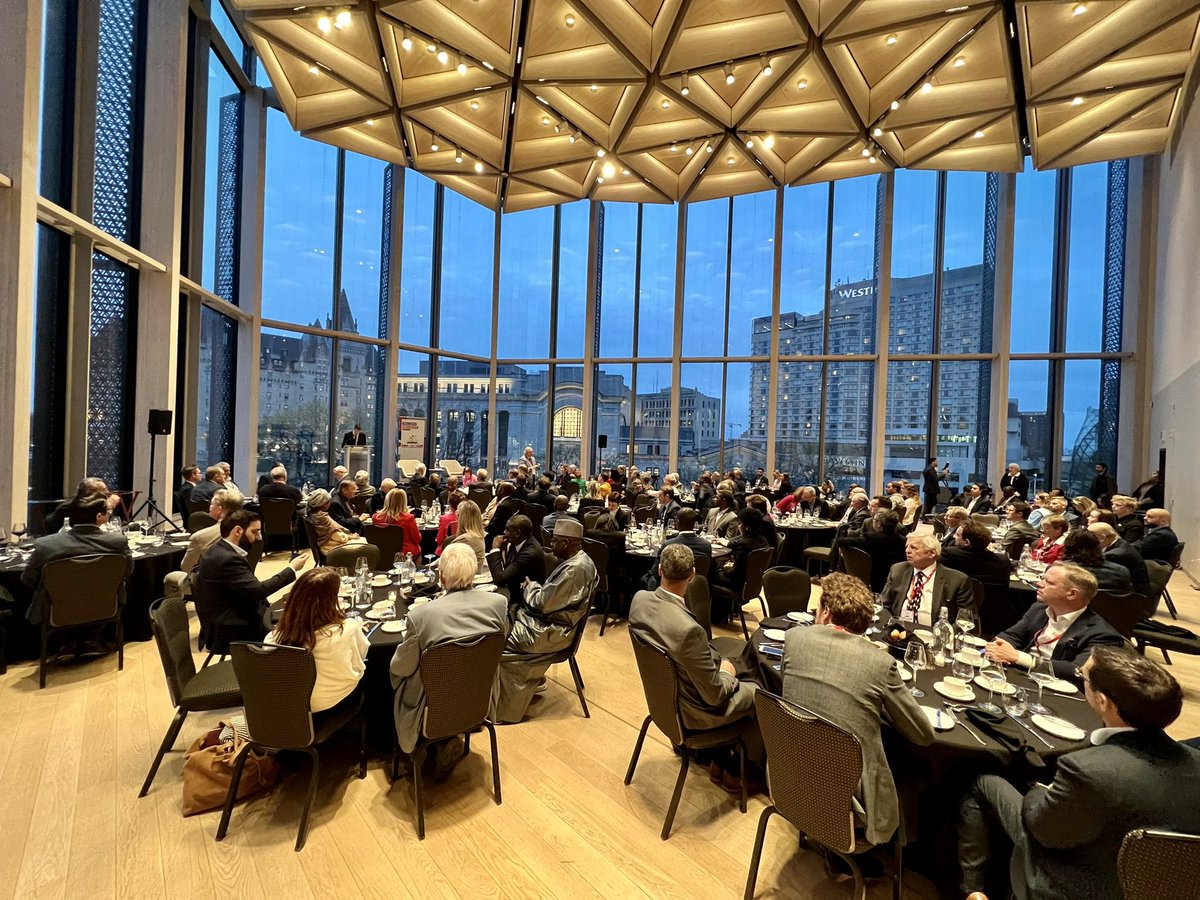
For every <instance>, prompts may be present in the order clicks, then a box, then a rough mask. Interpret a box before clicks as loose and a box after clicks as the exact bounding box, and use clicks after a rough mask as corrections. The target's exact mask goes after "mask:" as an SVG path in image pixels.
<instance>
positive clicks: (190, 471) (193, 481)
mask: <svg viewBox="0 0 1200 900" xmlns="http://www.w3.org/2000/svg"><path fill="white" fill-rule="evenodd" d="M202 477H203V476H202V475H201V474H200V467H199V466H196V465H192V466H184V467H183V468H182V469H180V470H179V479H180V485H179V488H178V489H177V490H176V491H175V497H176V504H177V507H178V508H177V509H176V512H179V513H182V514H183V515H184V516H185V517H186V515H187V502H188V500H189V499H191V496H192V489H193V488H195V487H196V485H197V484H199V483H200V479H201V478H202Z"/></svg>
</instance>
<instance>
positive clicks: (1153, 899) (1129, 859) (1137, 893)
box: [1117, 828, 1200, 900]
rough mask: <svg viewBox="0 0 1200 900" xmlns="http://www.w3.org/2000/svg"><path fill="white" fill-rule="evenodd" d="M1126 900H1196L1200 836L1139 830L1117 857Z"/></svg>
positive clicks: (1199, 875)
mask: <svg viewBox="0 0 1200 900" xmlns="http://www.w3.org/2000/svg"><path fill="white" fill-rule="evenodd" d="M1117 876H1118V878H1119V879H1120V881H1121V890H1122V891H1123V892H1124V894H1125V900H1165V898H1168V897H1195V896H1196V885H1197V884H1200V835H1195V834H1179V833H1176V832H1171V831H1155V830H1151V829H1147V828H1137V829H1135V830H1133V831H1131V832H1129V834H1127V835H1125V840H1123V841H1122V842H1121V850H1120V852H1119V853H1118V854H1117Z"/></svg>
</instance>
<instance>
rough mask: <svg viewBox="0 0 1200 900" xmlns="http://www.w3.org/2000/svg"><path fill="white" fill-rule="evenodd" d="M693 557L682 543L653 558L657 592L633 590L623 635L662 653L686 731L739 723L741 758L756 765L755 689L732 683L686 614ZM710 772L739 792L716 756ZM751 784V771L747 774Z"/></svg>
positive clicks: (759, 755) (728, 667) (729, 667)
mask: <svg viewBox="0 0 1200 900" xmlns="http://www.w3.org/2000/svg"><path fill="white" fill-rule="evenodd" d="M695 572H696V569H695V558H694V557H693V555H692V551H691V550H689V549H688V548H687V547H685V546H684V545H682V544H668V545H666V546H664V547H663V548H662V553H661V554H660V555H659V558H658V577H659V586H658V589H657V590H655V591H653V592H651V591H638V592H637V593H636V594H635V595H634V597H633V602H632V604H631V605H630V607H629V631H630V633H631V634H636V635H637V636H638V637H641V638H644V639H645V640H646V642H647V643H649V644H653V645H654V646H655V647H658V648H659V649H660V650H663V651H665V652H666V654H667V655H668V656H669V657H670V658H671V662H672V663H673V664H674V666H675V674H676V677H677V678H678V679H679V713H680V716H681V717H682V719H683V724H684V726H685V727H687V728H691V729H706V728H719V727H721V726H723V725H729V724H730V723H732V722H737V721H739V720H745V722H746V734H745V735H744V739H745V740H746V744H747V747H746V749H747V754H748V756H749V757H750V758H751V759H752V760H754V761H755V763H756V765H761V763H762V761H763V751H762V737H761V736H760V735H759V732H758V728H757V727H756V725H755V723H754V692H755V691H756V690H757V687H758V686H757V685H756V684H754V683H753V682H749V681H738V679H737V677H736V676H735V670H734V666H733V663H732V662H730V661H729V660H727V659H721V657H720V655H718V653H717V652H716V651H715V650H714V649H713V648H712V647H711V646H710V645H709V643H708V638H707V636H706V635H705V633H704V627H703V626H702V625H701V624H700V623H699V622H697V621H696V618H695V617H694V616H693V615H692V613H691V612H690V611H689V610H688V607H687V601H686V600H685V599H684V597H685V596H686V594H687V589H688V584H689V583H690V582H691V580H692V578H693V577H694V576H695ZM714 765H715V768H714V766H710V774H711V775H712V776H713V777H714V779H719V780H721V781H722V782H723V784H725V785H727V786H728V788H729V789H730V790H732V791H740V790H741V784H740V781H739V776H738V773H736V772H728V771H727V765H728V760H727V759H725V758H722V759H721V760H718V761H716V762H715V763H714ZM747 774H748V775H749V776H750V780H751V781H754V780H755V778H756V773H754V772H750V773H747Z"/></svg>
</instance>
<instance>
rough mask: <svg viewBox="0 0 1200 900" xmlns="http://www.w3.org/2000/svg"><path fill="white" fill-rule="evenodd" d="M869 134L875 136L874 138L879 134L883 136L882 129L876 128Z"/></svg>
mask: <svg viewBox="0 0 1200 900" xmlns="http://www.w3.org/2000/svg"><path fill="white" fill-rule="evenodd" d="M871 134H873V135H875V137H879V136H880V135H881V134H883V129H882V128H876V129H875V130H874V131H872V132H871Z"/></svg>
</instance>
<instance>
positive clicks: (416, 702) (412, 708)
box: [390, 590, 508, 753]
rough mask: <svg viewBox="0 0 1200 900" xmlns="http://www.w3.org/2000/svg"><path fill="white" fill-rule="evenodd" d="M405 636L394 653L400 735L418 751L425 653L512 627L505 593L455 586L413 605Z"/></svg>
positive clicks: (403, 744)
mask: <svg viewBox="0 0 1200 900" xmlns="http://www.w3.org/2000/svg"><path fill="white" fill-rule="evenodd" d="M405 622H406V628H405V633H404V640H403V641H402V642H401V643H400V645H399V646H398V647H397V648H396V652H395V653H394V654H393V655H392V662H391V667H390V671H391V676H392V687H393V688H394V689H395V691H396V707H395V716H396V738H397V739H398V740H399V742H400V749H401V750H403V751H404V752H405V753H412V751H413V748H414V747H416V745H417V740H418V738H420V736H421V722H422V720H423V719H424V718H425V684H424V682H422V681H421V668H420V666H421V654H422V653H424V652H425V650H427V649H428V648H430V647H436V646H438V645H439V644H447V643H452V642H454V641H469V640H471V639H472V638H477V637H485V636H487V635H489V634H497V633H498V634H504V632H505V630H506V628H507V625H508V623H507V620H506V618H505V605H504V598H503V597H502V596H501V595H500V594H494V593H487V592H485V591H477V590H465V591H450V592H449V593H447V594H446V595H445V596H444V597H442V598H440V599H439V600H438V601H437V602H436V603H425V604H422V605H421V606H413V607H411V608H409V610H408V617H407V618H406V619H405Z"/></svg>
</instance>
